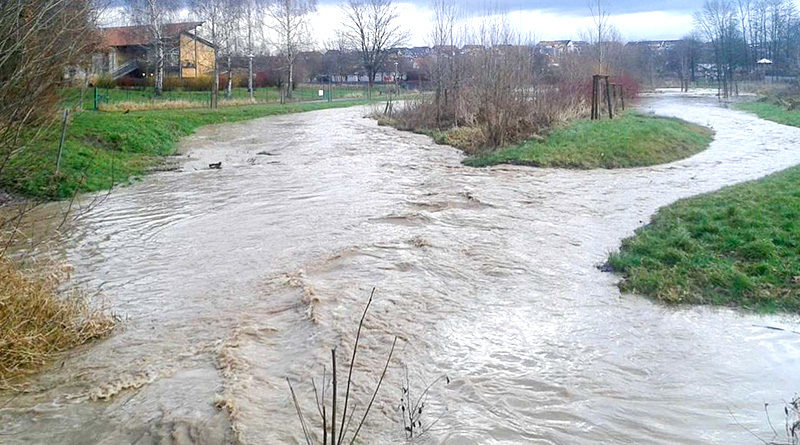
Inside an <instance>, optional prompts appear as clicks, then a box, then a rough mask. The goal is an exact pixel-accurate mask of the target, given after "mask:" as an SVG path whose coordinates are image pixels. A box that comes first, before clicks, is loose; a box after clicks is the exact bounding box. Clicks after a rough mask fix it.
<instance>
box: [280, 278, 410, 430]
mask: <svg viewBox="0 0 800 445" xmlns="http://www.w3.org/2000/svg"><path fill="white" fill-rule="evenodd" d="M374 295H375V289H374V288H373V289H372V293H370V296H369V301H367V305H366V307H365V308H364V312H363V314H362V315H361V321H360V322H359V323H358V331H357V332H356V339H355V343H354V344H353V355H352V357H351V358H350V365H349V367H348V372H347V382H346V387H345V390H344V397H341V396H340V395H339V392H338V391H337V384H338V383H339V381H338V378H337V370H338V367H337V365H336V358H337V355H336V349H331V374H330V378H328V377H329V376H328V374H327V372H326V371H325V370H324V369H323V373H322V382H321V384H320V386H319V389H318V388H317V384H316V382H314V381H313V380H312V382H311V383H312V386H313V387H314V399H315V400H314V402H315V405H316V409H317V414H318V415H319V421H320V424H319V425H317V426H312V425H311V423H310V419H308V418H307V417H306V415H305V414H304V413H303V409H302V407H301V405H300V401H299V400H298V399H297V394H296V393H295V391H294V386H292V382H291V380H289V378H288V377H287V378H286V383H287V384H288V385H289V392H290V394H291V396H292V402H293V403H294V407H295V410H296V412H297V418H298V419H299V420H300V426H301V428H302V431H303V437H304V439H305V441H306V443H307V444H308V445H311V444H313V443H319V442H320V441H321V442H322V443H323V444H328V443H330V444H331V445H334V444H336V445H341V444H343V443H349V444H351V445H352V444H353V443H355V442H356V440H357V439H358V434H359V433H360V432H361V428H362V427H363V426H364V423H365V422H366V420H367V417H368V416H369V413H370V410H371V409H372V405H373V403H374V402H375V398H376V397H377V395H378V391H379V390H380V388H381V384H382V383H383V379H384V377H386V371H387V370H388V368H389V363H391V361H392V355H393V354H394V349H395V346H396V345H397V337H396V336H395V337H394V340H393V341H392V347H391V349H390V350H389V354H388V357H387V358H386V364H385V365H384V367H383V371H382V372H381V374H380V378H379V379H378V383H377V384H376V385H375V390H374V392H373V393H372V397H371V398H370V400H369V403H368V404H367V406H366V407H365V408H364V409H363V414H361V415H359V416H358V417H356V419H355V420H356V423H352V421H353V416H354V414H355V406H353V405H354V403H353V404H351V400H350V398H351V396H352V392H351V391H352V390H353V388H352V384H353V367H354V366H355V361H356V356H357V355H358V343H359V340H360V339H361V328H362V327H363V326H364V319H365V318H366V317H367V312H369V307H370V305H371V304H372V298H373V296H374ZM329 385H330V389H331V395H330V408H331V410H330V411H328V409H327V408H328V406H327V405H326V403H327V398H326V393H327V390H328V387H329ZM337 405H338V407H339V409H341V420H340V419H339V417H338V414H337ZM348 408H350V409H351V411H350V416H349V417H348V416H347V410H348ZM351 426H352V427H351ZM317 429H319V430H321V436H322V437H321V439H320V438H319V436H318V435H317V434H316V430H317ZM329 436H330V442H329V441H328V437H329Z"/></svg>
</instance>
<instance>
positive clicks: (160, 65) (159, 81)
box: [155, 41, 164, 96]
mask: <svg viewBox="0 0 800 445" xmlns="http://www.w3.org/2000/svg"><path fill="white" fill-rule="evenodd" d="M156 52H157V54H156V58H157V60H156V79H155V93H156V96H161V95H162V94H163V93H164V44H163V43H162V42H161V41H158V42H156Z"/></svg>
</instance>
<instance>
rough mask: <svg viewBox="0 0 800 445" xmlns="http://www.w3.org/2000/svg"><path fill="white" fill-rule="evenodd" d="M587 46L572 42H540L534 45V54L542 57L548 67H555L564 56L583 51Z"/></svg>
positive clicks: (583, 43) (584, 43) (582, 43)
mask: <svg viewBox="0 0 800 445" xmlns="http://www.w3.org/2000/svg"><path fill="white" fill-rule="evenodd" d="M587 46H589V44H588V43H586V42H576V41H573V40H542V41H541V42H539V43H537V44H536V54H538V55H540V56H542V57H544V58H545V60H547V63H548V64H549V65H551V66H557V65H559V64H560V63H561V60H562V58H563V57H564V56H565V55H567V54H571V53H574V52H580V51H583V50H584V49H585V48H586V47H587Z"/></svg>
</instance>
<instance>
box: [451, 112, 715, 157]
mask: <svg viewBox="0 0 800 445" xmlns="http://www.w3.org/2000/svg"><path fill="white" fill-rule="evenodd" d="M712 140H713V132H712V131H711V130H710V129H708V128H705V127H702V126H700V125H696V124H692V123H689V122H685V121H682V120H680V119H674V118H668V117H659V116H649V115H644V114H640V113H636V112H629V113H625V114H623V115H622V116H620V117H619V118H617V119H614V120H600V121H590V120H585V119H582V120H578V121H574V122H571V123H569V124H567V125H566V126H563V127H559V128H555V129H553V130H552V131H551V132H550V133H549V134H548V135H547V136H546V137H545V138H536V139H530V140H528V141H527V142H524V143H522V144H519V145H515V146H511V147H507V148H501V149H499V150H497V151H493V152H490V153H486V154H481V155H476V156H473V157H470V158H467V159H466V160H465V161H464V162H465V164H467V165H471V166H474V167H485V166H488V165H495V164H518V165H531V166H536V167H560V168H577V169H592V168H609V169H610V168H626V167H642V166H648V165H655V164H663V163H667V162H673V161H677V160H679V159H683V158H686V157H689V156H692V155H694V154H696V153H698V152H700V151H703V150H705V149H706V148H707V147H708V145H709V144H710V143H711V141H712Z"/></svg>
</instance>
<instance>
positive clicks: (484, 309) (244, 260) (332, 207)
mask: <svg viewBox="0 0 800 445" xmlns="http://www.w3.org/2000/svg"><path fill="white" fill-rule="evenodd" d="M641 108H643V109H645V110H653V111H655V112H656V113H658V114H663V115H671V116H678V117H681V118H683V119H686V120H690V121H693V122H697V123H699V124H703V125H709V126H711V127H713V128H714V129H715V130H716V132H717V136H716V140H715V141H714V143H713V144H712V146H711V147H710V149H708V150H707V151H705V152H703V153H700V154H698V155H696V156H694V157H692V158H690V159H686V160H683V161H679V162H675V163H672V164H668V165H662V166H657V167H651V168H636V169H629V170H615V171H603V170H599V171H569V170H543V169H533V168H521V167H508V166H501V167H496V168H490V169H473V168H468V167H464V166H462V165H461V164H460V160H461V158H462V155H461V154H460V153H459V152H458V151H456V150H455V149H451V148H448V147H444V146H436V145H434V144H432V143H431V142H430V141H429V139H428V138H426V137H424V136H419V135H413V134H409V133H402V132H398V131H396V130H394V129H391V128H381V127H378V126H377V125H376V124H375V122H373V121H372V120H369V119H364V118H362V116H363V115H364V114H365V110H364V109H363V108H351V109H343V110H342V109H340V110H327V111H318V112H312V113H306V114H297V115H291V116H282V117H275V118H267V119H261V120H255V121H251V122H245V123H239V124H231V125H225V126H218V127H209V128H206V129H203V130H201V131H200V132H198V133H197V135H195V136H193V137H191V138H189V139H188V140H186V141H185V147H187V148H188V149H189V150H190V151H189V152H188V153H189V155H188V158H187V160H186V162H185V164H184V168H183V170H182V171H180V172H169V173H160V174H156V175H153V176H150V177H148V178H146V179H145V180H143V181H142V182H140V183H137V184H135V185H132V186H130V187H125V188H120V189H118V190H115V191H114V193H113V194H112V195H111V196H110V197H109V198H108V199H107V200H106V201H105V202H104V203H103V204H102V205H100V206H98V207H95V208H94V209H93V210H92V211H91V212H90V213H89V214H88V215H85V217H83V218H82V219H81V220H80V221H79V222H77V223H76V224H75V225H74V226H73V227H70V228H69V230H67V231H66V232H65V234H64V236H63V239H62V240H61V241H60V242H59V243H58V245H57V246H56V247H54V248H53V249H54V251H55V252H56V254H57V255H60V256H63V257H64V258H65V259H66V260H67V261H69V263H70V264H72V265H73V266H74V268H75V274H74V280H73V281H74V283H75V284H76V285H79V286H84V287H86V288H88V289H99V290H101V291H102V293H103V294H104V295H105V296H106V297H107V298H108V299H109V302H110V303H111V305H112V307H113V308H114V310H115V311H116V312H117V313H118V314H121V315H124V317H125V318H126V321H125V323H124V328H123V329H121V330H120V331H119V332H117V333H116V334H115V335H113V336H111V337H110V338H108V339H106V340H104V341H101V342H97V343H94V344H91V345H89V346H86V347H83V348H81V349H79V350H78V351H76V352H74V353H72V354H70V355H69V357H68V358H65V359H64V360H63V361H61V360H60V361H59V363H56V365H55V366H54V367H53V369H50V370H47V371H46V372H44V373H42V374H41V375H40V376H38V377H37V378H36V379H35V380H34V381H33V386H32V388H31V391H30V392H28V393H24V394H11V393H5V394H2V395H0V442H2V443H9V444H17V443H48V444H76V443H103V444H116V443H165V442H169V441H174V442H176V443H192V442H195V443H222V442H227V441H233V440H240V441H242V442H245V443H252V444H272V443H301V442H303V440H302V435H301V429H300V427H299V423H298V421H297V418H296V415H295V412H294V408H293V406H292V404H291V401H290V397H289V393H288V389H287V387H286V382H285V380H284V377H286V376H288V377H290V378H291V379H292V380H293V381H295V382H296V383H295V387H296V388H297V390H298V393H299V397H300V398H301V399H302V400H303V401H304V402H303V403H304V404H305V407H306V410H307V411H306V412H307V413H308V414H310V413H311V412H312V410H313V409H314V408H313V407H312V406H313V405H312V404H311V402H310V401H311V400H313V392H312V387H311V385H310V379H311V378H312V377H319V376H321V374H322V368H323V364H327V360H328V357H329V350H330V348H331V347H339V348H340V363H346V362H347V361H348V359H347V358H346V356H347V354H348V352H349V349H348V348H349V346H348V345H349V344H350V343H351V342H352V341H353V339H354V331H355V328H356V325H357V321H358V318H359V316H360V311H361V309H362V307H363V305H364V303H365V302H366V300H367V297H368V294H369V291H370V289H371V287H372V286H375V287H377V289H378V290H377V292H376V300H375V303H374V304H373V308H372V310H371V313H370V315H369V318H368V320H367V323H366V326H365V333H364V336H363V338H362V342H363V343H362V345H363V347H362V349H361V350H360V351H359V356H358V363H357V366H356V370H355V374H356V381H355V392H354V398H355V404H356V411H357V412H358V413H360V412H361V410H362V408H363V406H365V404H366V401H367V400H368V393H369V391H370V390H371V385H372V384H373V383H374V381H375V378H376V376H377V374H378V373H379V371H380V369H381V368H382V367H383V361H384V360H385V356H386V353H387V352H388V348H389V345H390V343H391V338H392V336H393V335H398V336H399V337H400V340H399V342H398V349H397V352H396V355H395V358H394V360H393V361H392V364H391V366H390V368H389V372H388V375H387V379H386V381H384V384H383V387H382V389H381V393H380V395H379V397H378V400H377V401H376V405H375V408H374V411H373V413H372V415H371V417H370V418H369V420H368V422H367V424H366V426H365V428H364V431H363V432H362V436H361V437H362V439H363V443H387V442H402V441H403V440H404V437H405V436H404V432H403V428H402V426H401V421H400V415H399V413H398V412H397V410H396V408H397V406H396V405H397V404H398V402H399V399H400V395H401V387H402V382H403V380H404V379H405V377H404V376H405V372H406V371H405V369H407V370H408V375H409V380H410V382H411V387H412V391H413V392H416V393H419V391H420V389H421V387H423V386H424V382H429V381H432V380H433V379H435V378H436V377H437V376H439V375H443V374H446V375H447V376H449V378H450V379H451V381H450V384H449V385H436V386H435V387H434V388H433V391H432V393H431V395H430V398H429V402H428V405H427V409H428V411H427V413H426V416H427V417H424V418H423V420H425V421H427V422H428V423H431V422H433V421H435V420H436V419H439V420H438V422H437V423H436V424H435V426H434V428H432V429H431V431H430V432H429V433H428V434H426V435H425V436H423V437H422V438H421V439H420V442H422V443H454V444H470V443H475V444H478V443H481V444H483V443H490V444H492V443H496V444H500V443H576V442H580V443H609V442H618V443H698V442H702V443H757V439H755V438H754V437H753V436H752V435H750V433H748V432H747V431H745V429H744V428H743V427H746V428H749V429H751V430H753V431H754V432H756V433H757V434H760V435H762V436H763V437H765V438H767V439H769V438H771V437H772V435H771V433H770V432H769V426H768V424H767V419H766V415H765V413H764V403H770V404H771V405H770V408H769V410H770V412H771V416H772V419H773V423H776V424H778V426H779V428H782V425H783V414H782V406H783V405H782V401H784V400H787V399H789V398H791V396H792V395H793V394H794V393H795V392H796V391H800V373H798V369H800V336H798V335H796V334H791V333H788V332H781V331H775V330H769V329H764V328H761V327H757V326H755V325H771V326H779V327H786V328H790V329H793V330H798V325H800V319H798V318H797V317H795V316H788V315H783V316H759V315H752V314H747V313H741V312H738V311H734V310H728V309H718V308H703V307H700V308H694V307H689V308H686V307H682V308H674V307H665V306H663V305H661V304H656V303H653V302H650V301H649V300H646V299H643V298H641V297H638V296H635V295H624V294H623V295H621V294H620V293H619V291H618V289H617V287H616V283H617V280H618V278H617V277H615V276H614V275H611V274H608V273H603V272H601V271H599V270H598V269H597V268H596V266H597V265H598V264H600V263H602V262H603V261H604V260H605V258H606V256H607V255H608V253H609V252H611V251H613V250H615V249H617V247H618V246H619V243H620V241H621V240H622V239H623V238H624V237H627V236H629V235H631V234H632V233H633V231H634V230H635V229H636V228H637V227H640V226H642V225H644V224H646V223H647V221H648V220H649V218H650V216H651V215H652V214H653V213H654V212H655V211H656V210H657V209H658V208H659V207H661V206H663V205H666V204H669V203H671V202H673V201H675V200H677V199H680V198H683V197H687V196H691V195H696V194H699V193H703V192H707V191H712V190H715V189H718V188H720V187H722V186H725V185H729V184H734V183H738V182H742V181H746V180H749V179H754V178H758V177H761V176H764V175H767V174H769V173H772V172H775V171H778V170H781V169H784V168H786V167H789V166H792V165H796V164H798V163H800V129H797V128H790V127H786V126H781V125H778V124H774V123H770V122H767V121H764V120H760V119H758V118H756V117H754V116H752V115H748V114H745V113H742V112H737V111H733V110H731V109H727V108H725V107H721V106H719V105H718V103H717V102H716V100H714V99H713V98H708V97H689V96H681V95H677V94H662V95H659V96H657V97H653V98H648V99H645V100H643V102H642V104H641ZM259 153H260V154H259ZM218 161H221V162H222V163H223V168H222V170H208V169H207V168H205V167H207V165H208V164H209V163H211V162H218ZM43 211H53V209H52V208H50V209H47V208H46V209H44V210H43ZM343 372H344V371H343V370H340V375H341V374H342V373H343ZM340 378H341V377H340ZM340 387H341V385H340ZM340 406H341V405H340ZM217 407H226V409H230V410H231V414H230V415H229V414H228V413H227V411H225V410H220V409H218V408H217ZM340 409H341V408H340ZM356 415H357V416H358V415H359V414H356ZM734 418H735V420H734ZM739 424H741V425H739Z"/></svg>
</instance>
